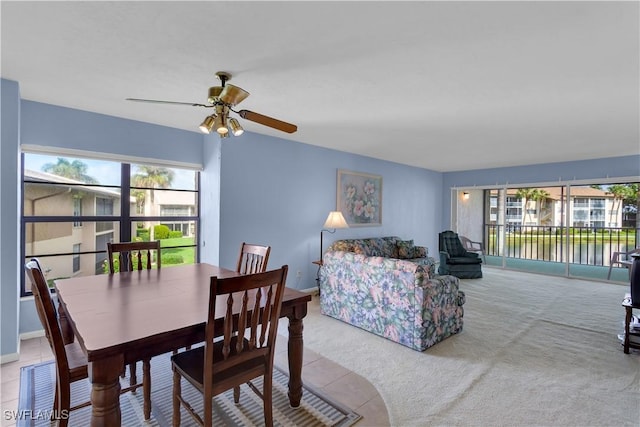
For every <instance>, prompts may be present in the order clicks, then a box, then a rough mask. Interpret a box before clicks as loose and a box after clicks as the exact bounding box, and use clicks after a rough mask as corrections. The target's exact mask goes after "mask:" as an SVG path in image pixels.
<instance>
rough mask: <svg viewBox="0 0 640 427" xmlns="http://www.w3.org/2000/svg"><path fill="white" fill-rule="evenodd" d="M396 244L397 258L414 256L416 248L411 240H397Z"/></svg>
mask: <svg viewBox="0 0 640 427" xmlns="http://www.w3.org/2000/svg"><path fill="white" fill-rule="evenodd" d="M397 246H398V258H399V259H412V258H415V251H416V248H415V246H414V245H413V240H399V241H398V243H397Z"/></svg>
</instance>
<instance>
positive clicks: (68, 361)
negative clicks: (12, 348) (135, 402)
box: [25, 259, 142, 427]
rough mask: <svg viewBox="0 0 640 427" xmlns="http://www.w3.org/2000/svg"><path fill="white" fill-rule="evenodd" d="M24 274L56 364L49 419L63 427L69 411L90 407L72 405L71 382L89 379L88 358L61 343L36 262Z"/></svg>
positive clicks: (77, 346)
mask: <svg viewBox="0 0 640 427" xmlns="http://www.w3.org/2000/svg"><path fill="white" fill-rule="evenodd" d="M25 272H26V274H27V276H28V277H29V280H30V281H31V291H32V292H33V297H34V302H35V305H36V312H37V313H38V317H39V318H40V322H41V323H42V326H43V327H44V332H45V335H46V337H47V341H48V342H49V346H50V347H51V350H52V352H53V355H54V358H55V362H56V389H55V392H54V399H53V412H52V414H51V419H52V421H53V420H56V421H58V427H66V426H67V425H68V423H69V419H68V418H69V413H70V412H71V411H75V410H76V409H80V408H84V407H85V406H89V405H91V402H90V401H85V402H83V403H80V404H78V405H75V406H71V383H73V382H76V381H80V380H83V379H86V378H88V362H87V358H86V356H85V354H84V352H83V351H82V348H81V347H80V344H78V342H77V341H73V342H71V343H69V344H65V343H64V342H63V338H62V330H61V328H60V323H59V321H58V314H57V310H56V308H55V305H54V303H53V299H52V298H51V292H50V289H49V286H48V285H47V281H46V280H45V278H44V274H43V273H42V269H41V267H40V263H39V261H38V260H37V259H32V260H31V261H29V262H27V263H26V264H25ZM141 386H142V384H135V385H133V386H131V387H127V388H124V389H122V390H121V392H122V393H126V392H128V391H132V390H135V389H136V388H138V387H141Z"/></svg>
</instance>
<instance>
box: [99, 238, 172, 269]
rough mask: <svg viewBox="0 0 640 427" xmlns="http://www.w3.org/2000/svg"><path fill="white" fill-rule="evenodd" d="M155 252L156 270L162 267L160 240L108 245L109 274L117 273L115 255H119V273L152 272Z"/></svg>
mask: <svg viewBox="0 0 640 427" xmlns="http://www.w3.org/2000/svg"><path fill="white" fill-rule="evenodd" d="M153 251H155V260H156V268H160V267H161V266H162V257H161V254H160V251H161V250H160V240H156V241H153V242H123V243H107V252H108V255H109V256H108V260H109V273H111V274H113V273H115V272H116V268H115V261H116V258H114V256H113V254H114V253H117V254H118V257H117V260H118V264H119V265H118V267H119V268H118V271H134V270H144V269H147V270H151V266H152V265H153Z"/></svg>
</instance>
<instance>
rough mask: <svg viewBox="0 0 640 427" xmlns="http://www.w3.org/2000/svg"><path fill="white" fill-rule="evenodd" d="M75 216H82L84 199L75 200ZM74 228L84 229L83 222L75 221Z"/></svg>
mask: <svg viewBox="0 0 640 427" xmlns="http://www.w3.org/2000/svg"><path fill="white" fill-rule="evenodd" d="M73 216H82V199H80V198H78V197H74V198H73ZM73 226H74V227H82V222H81V221H74V222H73Z"/></svg>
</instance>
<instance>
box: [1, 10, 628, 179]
mask: <svg viewBox="0 0 640 427" xmlns="http://www.w3.org/2000/svg"><path fill="white" fill-rule="evenodd" d="M1 19H2V27H1V32H2V33H1V35H2V53H1V54H2V69H1V71H2V77H3V78H6V79H10V80H15V81H18V82H19V84H20V91H21V96H22V98H23V99H28V100H33V101H39V102H44V103H50V104H56V105H62V106H67V107H72V108H79V109H82V110H88V111H95V112H98V113H103V114H109V115H113V116H119V117H125V118H129V119H134V120H141V121H145V122H151V123H158V124H162V125H166V126H171V127H176V128H181V129H188V130H193V131H197V126H198V125H199V124H200V122H201V121H202V119H203V118H204V117H205V116H206V113H207V112H209V110H205V109H202V108H199V107H190V106H166V105H157V104H147V103H136V102H130V101H125V98H127V97H133V98H150V99H164V100H172V101H186V102H197V103H205V102H206V98H207V89H208V87H209V86H216V85H218V84H219V81H218V80H217V79H216V78H215V75H214V73H215V72H216V71H220V70H224V71H228V72H231V73H232V74H233V79H232V82H231V83H232V84H234V85H236V86H240V87H242V88H243V89H245V90H247V91H249V92H250V93H251V96H250V97H249V98H247V99H246V100H245V101H243V102H242V104H240V106H239V107H242V108H245V109H248V110H252V111H256V112H259V113H262V114H266V115H268V116H272V117H275V118H278V119H281V120H284V121H287V122H291V123H295V124H297V125H298V132H297V133H294V134H291V135H289V134H285V133H282V132H278V131H275V130H272V129H270V128H266V127H264V126H261V125H258V124H255V123H252V122H249V121H246V120H241V122H242V124H243V126H244V127H245V129H247V130H249V131H252V132H258V133H263V134H267V135H273V136H278V137H282V138H286V139H292V140H295V141H300V142H303V143H307V144H312V145H317V146H323V147H328V148H335V149H338V150H343V151H347V152H353V153H357V154H362V155H366V156H371V157H375V158H380V159H385V160H390V161H394V162H398V163H402V164H407V165H413V166H419V167H424V168H428V169H432V170H435V171H443V172H444V171H456V170H469V169H479V168H488V167H499V166H512V165H522V164H536V163H546V162H555V161H565V160H581V159H591V158H600V157H613V156H623V155H632V154H638V153H640V142H639V141H640V136H639V134H640V130H639V129H640V124H639V116H640V113H639V104H640V102H639V98H640V85H639V79H640V78H639V57H640V48H639V28H640V26H639V21H640V11H639V3H638V2H635V1H634V2H589V1H587V2H580V1H571V2H480V1H474V2H218V1H216V2H213V1H209V2H177V1H176V2H142V1H141V2H9V1H2V2H1ZM224 143H225V144H232V143H233V137H231V138H229V139H226V140H224Z"/></svg>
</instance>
